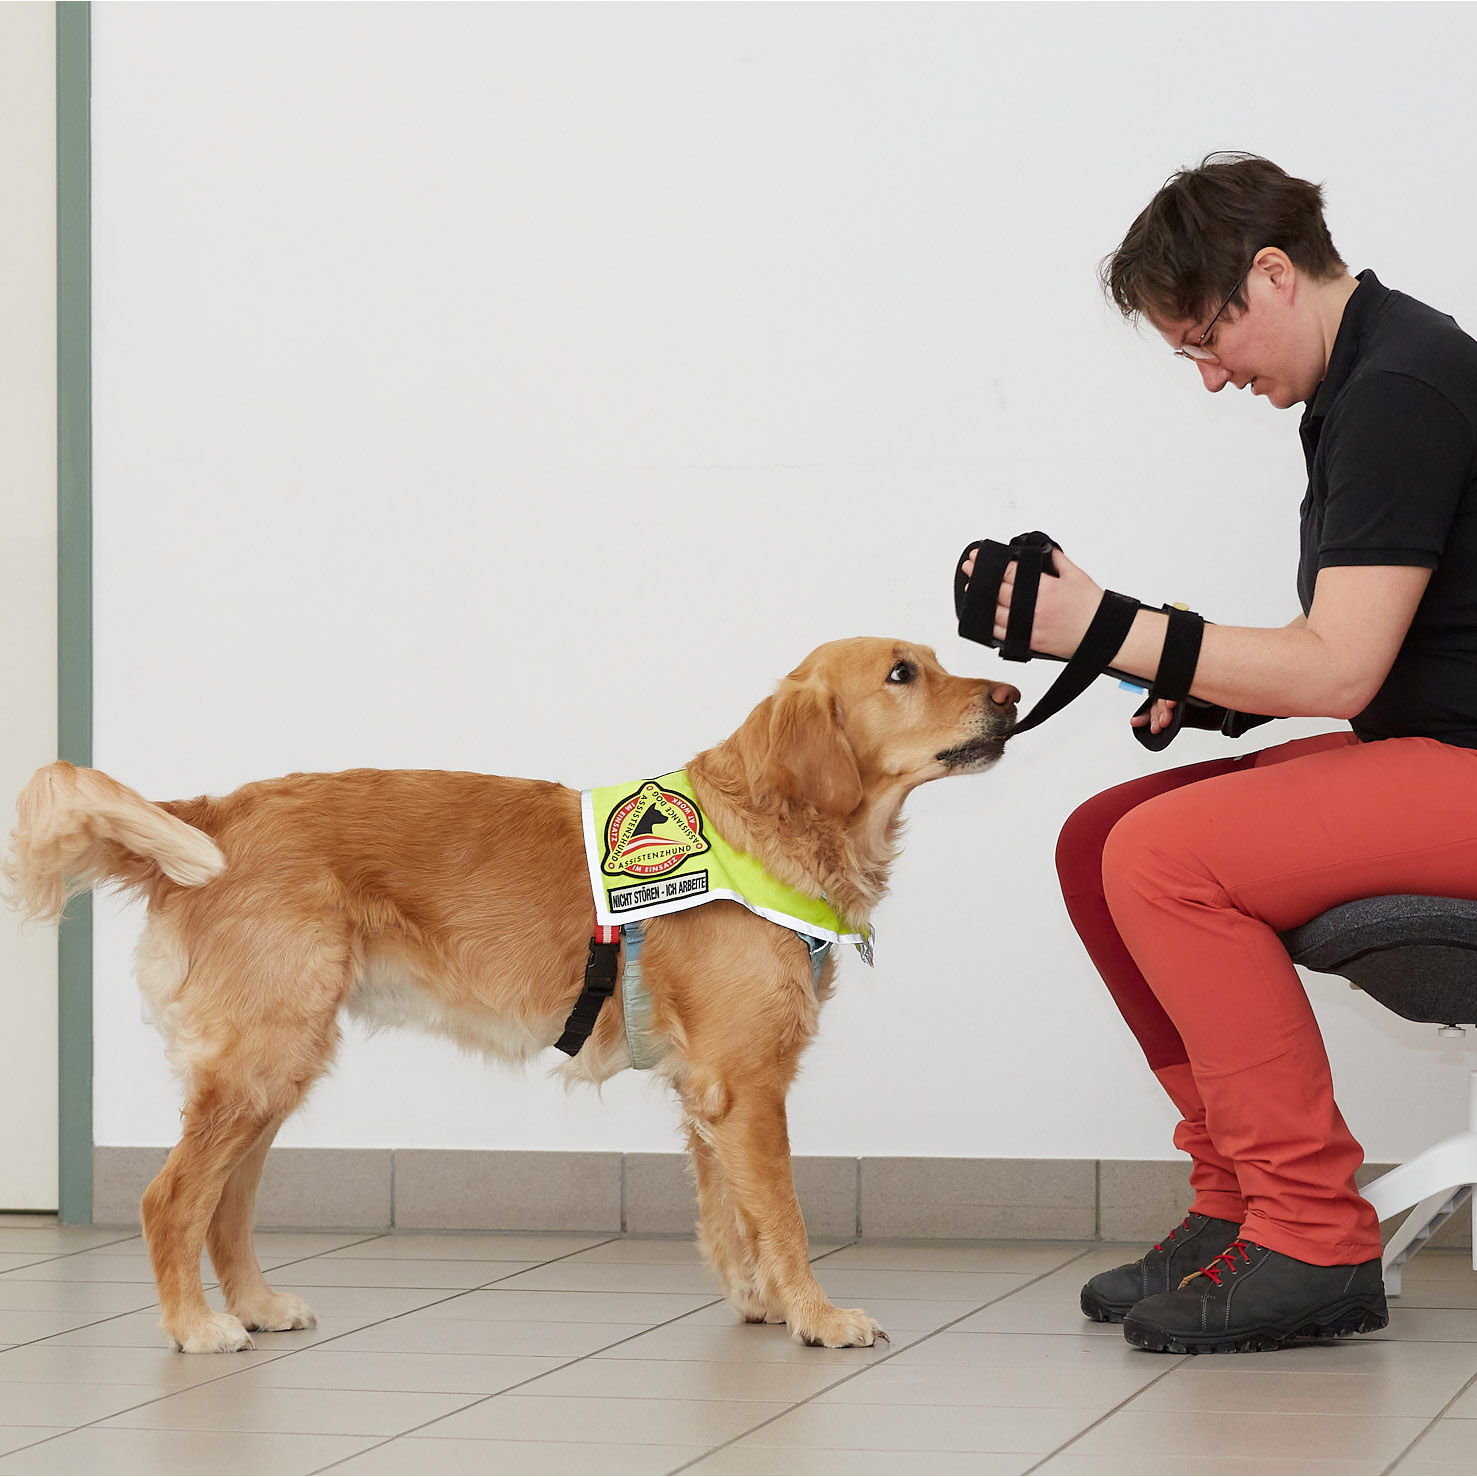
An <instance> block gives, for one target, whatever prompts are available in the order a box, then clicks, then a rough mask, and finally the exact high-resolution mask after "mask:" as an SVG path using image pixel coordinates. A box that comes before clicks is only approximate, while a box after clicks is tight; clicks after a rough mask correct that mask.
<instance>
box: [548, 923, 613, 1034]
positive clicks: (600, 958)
mask: <svg viewBox="0 0 1477 1477" xmlns="http://www.w3.org/2000/svg"><path fill="white" fill-rule="evenodd" d="M620 947H621V946H620V940H619V938H617V939H616V941H615V942H614V943H610V944H602V943H600V942H599V940H597V939H591V940H590V957H589V959H588V961H587V962H586V964H585V984H584V988H583V989H582V990H581V991H580V994H579V999H578V1000H576V1001H575V1002H574V1009H573V1010H571V1011H570V1012H569V1019H568V1020H566V1021H565V1022H564V1034H563V1035H562V1036H561V1037H560V1038H559V1039H558V1040H557V1041H556V1042H555V1043H554V1045H555V1046H557V1047H558V1048H559V1050H560V1051H562V1052H563V1053H564V1054H565V1055H566V1056H578V1055H579V1049H580V1047H582V1046H583V1045H584V1044H585V1042H586V1041H588V1040H589V1039H590V1032H591V1031H593V1030H594V1029H595V1022H596V1021H597V1020H598V1019H599V1017H600V1007H601V1006H602V1005H604V1004H605V1002H606V1001H607V1000H609V999H610V997H611V996H612V995H613V994H614V993H615V979H616V971H617V968H618V960H619V957H620Z"/></svg>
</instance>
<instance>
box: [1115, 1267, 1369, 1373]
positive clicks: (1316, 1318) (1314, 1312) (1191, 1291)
mask: <svg viewBox="0 0 1477 1477" xmlns="http://www.w3.org/2000/svg"><path fill="white" fill-rule="evenodd" d="M1389 1321H1390V1314H1389V1312H1388V1311H1387V1309H1386V1307H1385V1281H1384V1275H1383V1272H1382V1269H1381V1267H1380V1262H1379V1258H1378V1257H1375V1258H1374V1259H1373V1260H1372V1261H1367V1262H1358V1263H1355V1264H1346V1265H1344V1266H1339V1267H1319V1266H1315V1265H1314V1264H1313V1263H1311V1262H1300V1261H1298V1260H1297V1258H1296V1257H1290V1256H1284V1255H1283V1253H1282V1252H1280V1251H1269V1250H1268V1249H1267V1248H1266V1247H1265V1246H1258V1245H1257V1244H1256V1242H1255V1241H1242V1240H1236V1241H1233V1242H1232V1243H1231V1244H1230V1245H1229V1246H1228V1247H1227V1248H1226V1249H1225V1250H1224V1251H1223V1252H1222V1253H1221V1254H1220V1255H1219V1256H1218V1257H1216V1259H1215V1260H1214V1261H1213V1262H1211V1263H1209V1264H1208V1265H1206V1266H1205V1267H1202V1268H1201V1270H1200V1271H1199V1272H1196V1273H1192V1274H1191V1275H1190V1276H1189V1277H1187V1278H1186V1279H1185V1282H1184V1285H1183V1286H1182V1287H1180V1288H1179V1289H1177V1290H1176V1291H1174V1292H1160V1293H1155V1295H1154V1296H1153V1297H1149V1298H1145V1299H1144V1300H1143V1302H1141V1303H1137V1304H1135V1305H1134V1309H1133V1311H1132V1312H1131V1313H1130V1314H1129V1315H1128V1317H1127V1318H1126V1319H1125V1320H1124V1323H1123V1337H1124V1338H1126V1339H1127V1340H1128V1342H1129V1343H1131V1344H1134V1345H1137V1347H1138V1348H1140V1349H1154V1350H1157V1351H1159V1352H1162V1353H1169V1354H1230V1353H1237V1352H1239V1353H1243V1354H1251V1353H1256V1352H1258V1351H1259V1350H1262V1349H1280V1348H1281V1347H1282V1346H1283V1345H1284V1344H1287V1343H1290V1342H1291V1341H1292V1340H1293V1339H1300V1338H1312V1339H1330V1338H1342V1337H1343V1336H1344V1335H1345V1334H1350V1333H1370V1332H1372V1331H1373V1330H1374V1329H1376V1328H1383V1327H1384V1326H1385V1325H1386V1324H1387V1323H1388V1322H1389Z"/></svg>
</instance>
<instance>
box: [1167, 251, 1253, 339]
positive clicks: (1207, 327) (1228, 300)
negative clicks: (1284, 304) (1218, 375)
mask: <svg viewBox="0 0 1477 1477" xmlns="http://www.w3.org/2000/svg"><path fill="white" fill-rule="evenodd" d="M1254 266H1256V259H1255V258H1254V257H1253V258H1252V261H1251V266H1248V267H1247V269H1246V270H1245V271H1244V272H1243V273H1242V274H1241V281H1240V282H1237V284H1236V285H1235V286H1234V287H1233V288H1232V289H1231V292H1230V296H1229V297H1227V298H1226V300H1225V302H1223V303H1222V304H1221V305H1220V307H1218V308H1217V309H1216V310H1215V315H1214V316H1213V317H1212V318H1211V320H1210V322H1209V323H1207V324H1206V325H1205V332H1204V333H1202V334H1201V335H1200V337H1199V338H1197V339H1196V340H1195V342H1194V343H1193V344H1185V345H1184V346H1183V347H1181V348H1178V349H1176V350H1175V351H1174V354H1175V358H1176V359H1194V360H1196V361H1197V362H1198V363H1201V364H1219V363H1220V360H1219V359H1218V358H1217V357H1216V353H1215V350H1214V349H1207V348H1206V347H1205V340H1206V339H1208V338H1209V337H1210V330H1211V329H1212V328H1214V327H1215V321H1216V319H1217V318H1219V317H1220V316H1221V314H1222V313H1224V312H1225V311H1226V309H1227V308H1229V307H1230V306H1231V298H1234V297H1235V296H1236V294H1237V293H1238V292H1240V291H1241V283H1242V282H1245V281H1246V279H1247V278H1248V277H1250V276H1251V268H1252V267H1254Z"/></svg>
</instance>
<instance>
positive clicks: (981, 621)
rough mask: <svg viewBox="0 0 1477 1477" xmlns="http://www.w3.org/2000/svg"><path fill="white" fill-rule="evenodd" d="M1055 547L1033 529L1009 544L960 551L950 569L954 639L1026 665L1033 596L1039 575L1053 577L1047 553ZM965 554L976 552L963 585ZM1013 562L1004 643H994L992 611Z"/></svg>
mask: <svg viewBox="0 0 1477 1477" xmlns="http://www.w3.org/2000/svg"><path fill="white" fill-rule="evenodd" d="M1057 547H1058V545H1057V543H1056V541H1055V540H1054V539H1052V538H1051V537H1050V536H1049V535H1047V534H1044V533H1042V532H1041V530H1040V529H1035V530H1033V531H1032V532H1030V533H1020V534H1017V535H1016V536H1015V537H1014V538H1013V539H1011V541H1010V543H1009V544H1002V543H997V542H996V541H995V540H994V539H977V540H975V541H974V542H973V543H971V544H968V545H966V546H965V548H964V551H963V552H962V553H961V554H960V555H959V558H958V559H957V560H956V561H955V564H954V612H955V614H956V615H957V616H958V617H959V634H960V635H961V636H963V637H964V639H965V640H966V641H978V642H979V643H980V645H982V646H989V647H992V648H995V649H998V650H999V652H1000V655H1001V657H1002V658H1004V660H1006V661H1008V662H1025V661H1030V659H1031V656H1032V654H1033V653H1032V651H1031V626H1032V623H1033V622H1034V620H1035V618H1036V591H1037V587H1038V586H1039V585H1040V583H1041V574H1042V571H1043V570H1044V571H1045V572H1046V573H1047V574H1049V575H1051V577H1052V578H1053V579H1055V578H1056V569H1055V568H1054V567H1053V563H1052V558H1051V551H1052V550H1053V549H1055V548H1057ZM971 550H977V552H976V554H975V560H974V573H973V574H972V575H970V576H969V578H968V579H967V580H966V578H965V575H964V569H963V565H964V561H965V560H966V559H967V558H968V557H969V554H970V551H971ZM1012 561H1014V563H1015V567H1016V569H1015V584H1014V586H1013V589H1012V594H1011V600H1010V618H1009V621H1008V623H1007V625H1006V629H1005V640H1004V641H997V640H996V639H995V608H996V606H997V605H998V604H999V603H1000V585H1001V583H1002V581H1003V580H1004V579H1005V571H1006V570H1007V568H1009V566H1010V564H1011V562H1012Z"/></svg>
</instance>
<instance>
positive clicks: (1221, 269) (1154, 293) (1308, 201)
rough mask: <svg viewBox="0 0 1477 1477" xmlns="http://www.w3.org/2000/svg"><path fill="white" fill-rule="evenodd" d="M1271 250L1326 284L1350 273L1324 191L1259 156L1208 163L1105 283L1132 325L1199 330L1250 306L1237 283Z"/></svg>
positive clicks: (1112, 262) (1106, 274)
mask: <svg viewBox="0 0 1477 1477" xmlns="http://www.w3.org/2000/svg"><path fill="white" fill-rule="evenodd" d="M1264 246H1277V247H1280V248H1281V249H1282V250H1283V251H1285V252H1286V253H1287V255H1288V257H1289V258H1290V259H1291V261H1292V263H1293V265H1294V266H1295V267H1297V268H1298V269H1299V270H1300V271H1303V272H1307V273H1309V274H1310V275H1311V276H1313V277H1314V278H1317V279H1319V280H1326V279H1328V278H1330V277H1336V276H1337V275H1338V274H1339V273H1340V272H1342V271H1345V270H1347V269H1346V268H1345V266H1344V262H1343V260H1342V258H1341V257H1340V256H1339V254H1338V252H1337V251H1335V250H1334V245H1333V240H1332V238H1331V237H1330V236H1329V234H1328V226H1327V225H1326V224H1325V223H1324V220H1323V190H1322V187H1321V186H1319V185H1315V184H1310V183H1309V182H1308V181H1307V180H1303V179H1294V178H1293V176H1292V175H1290V174H1288V173H1286V172H1285V171H1284V170H1281V169H1279V168H1278V167H1277V166H1276V165H1275V164H1273V163H1272V161H1271V160H1270V159H1263V158H1261V157H1260V156H1259V155H1257V154H1231V153H1217V154H1207V155H1206V156H1205V158H1204V159H1202V160H1201V161H1200V163H1199V164H1198V165H1196V167H1195V168H1193V169H1181V170H1179V171H1178V172H1177V173H1175V174H1173V175H1171V176H1170V177H1169V179H1167V180H1166V181H1165V182H1164V185H1163V187H1162V188H1161V189H1160V191H1159V193H1158V194H1157V195H1155V196H1154V198H1153V199H1152V200H1151V201H1149V203H1148V205H1147V206H1145V208H1144V210H1143V212H1142V213H1141V214H1140V216H1139V218H1138V219H1137V220H1136V221H1134V223H1133V224H1132V225H1131V226H1130V227H1129V228H1128V234H1127V235H1126V236H1125V237H1124V238H1123V242H1122V244H1121V245H1120V246H1119V247H1118V249H1117V250H1116V251H1114V252H1113V254H1112V255H1111V256H1109V257H1106V258H1104V260H1103V264H1102V267H1101V270H1100V273H1099V275H1100V277H1101V278H1102V283H1103V290H1104V291H1105V292H1106V293H1107V295H1108V297H1109V298H1110V299H1111V300H1112V301H1113V302H1114V303H1115V304H1116V305H1117V307H1118V310H1119V311H1120V312H1121V313H1122V314H1123V316H1124V317H1125V318H1134V317H1137V316H1139V315H1141V314H1145V313H1148V314H1152V315H1153V316H1154V317H1156V318H1159V319H1161V320H1163V321H1165V322H1178V321H1180V320H1181V319H1186V318H1187V319H1190V320H1191V321H1192V322H1195V321H1198V320H1199V319H1201V318H1203V317H1207V316H1209V314H1211V313H1212V312H1214V310H1215V308H1216V307H1217V306H1218V305H1219V304H1220V303H1221V302H1222V301H1224V300H1225V299H1226V296H1227V294H1228V293H1229V294H1231V297H1230V302H1229V306H1231V307H1232V308H1236V309H1239V308H1244V307H1245V306H1246V299H1245V297H1244V296H1243V294H1242V290H1241V288H1240V287H1238V286H1237V285H1236V283H1237V280H1238V279H1239V278H1240V277H1242V276H1243V274H1244V273H1245V272H1246V270H1247V268H1248V267H1249V266H1250V265H1251V260H1252V257H1253V256H1254V254H1255V253H1256V252H1258V251H1260V250H1261V248H1262V247H1264Z"/></svg>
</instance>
